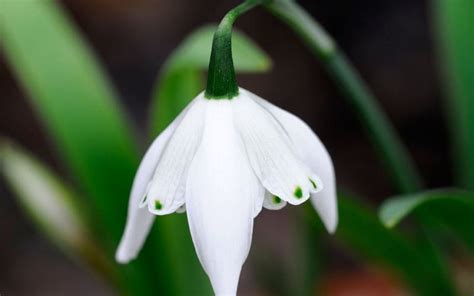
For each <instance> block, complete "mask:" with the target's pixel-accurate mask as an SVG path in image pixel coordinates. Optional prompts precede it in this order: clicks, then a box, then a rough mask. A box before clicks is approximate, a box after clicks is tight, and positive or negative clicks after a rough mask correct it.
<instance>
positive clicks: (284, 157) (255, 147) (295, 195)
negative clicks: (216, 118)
mask: <svg viewBox="0 0 474 296" xmlns="http://www.w3.org/2000/svg"><path fill="white" fill-rule="evenodd" d="M233 101H235V103H234V108H233V110H234V114H235V116H234V120H235V124H236V127H237V130H238V131H239V133H240V135H241V137H242V140H243V142H244V145H245V148H246V151H247V155H248V157H249V160H250V163H251V165H252V167H253V169H254V171H255V173H256V175H257V176H258V177H259V179H260V181H261V182H262V184H263V186H264V187H265V188H266V189H267V190H268V191H270V192H271V193H272V194H273V195H276V196H278V197H279V198H281V199H282V200H285V201H287V202H289V203H290V204H294V205H298V204H301V203H303V202H304V201H306V200H307V199H308V198H309V196H310V193H311V192H317V191H319V190H321V189H322V183H321V182H320V180H319V178H318V177H317V176H316V175H315V174H314V173H313V172H311V170H310V169H309V168H308V167H307V166H306V165H304V164H303V162H302V161H301V160H300V159H299V157H298V156H296V154H295V152H294V151H293V150H294V149H293V147H291V145H292V144H291V143H290V141H289V139H288V135H287V134H286V133H285V131H284V130H283V128H282V127H281V126H280V125H279V123H278V122H277V121H276V120H275V118H274V117H273V116H272V115H271V114H270V113H269V112H268V111H267V110H266V109H264V108H263V107H262V106H260V105H259V104H258V103H256V102H255V101H254V100H253V99H251V98H250V97H249V95H248V92H247V91H245V90H243V89H241V95H239V96H238V97H236V98H234V99H233Z"/></svg>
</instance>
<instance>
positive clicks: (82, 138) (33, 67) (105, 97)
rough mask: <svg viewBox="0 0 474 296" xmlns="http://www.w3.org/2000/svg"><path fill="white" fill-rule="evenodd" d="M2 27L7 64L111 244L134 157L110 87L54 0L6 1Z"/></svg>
mask: <svg viewBox="0 0 474 296" xmlns="http://www.w3.org/2000/svg"><path fill="white" fill-rule="evenodd" d="M1 24H2V26H1V34H0V36H1V38H2V44H3V47H4V49H5V51H4V52H5V54H6V58H7V60H8V62H9V63H10V65H11V67H12V69H13V70H14V72H15V74H16V76H17V78H18V79H19V80H20V82H21V83H22V85H23V86H24V88H25V89H26V90H27V91H28V94H29V99H30V101H31V103H32V104H33V106H34V107H35V108H36V110H37V111H38V112H39V115H40V116H41V120H42V122H43V123H44V124H45V125H46V128H47V131H48V132H49V134H50V136H51V138H52V139H53V140H54V142H55V144H56V148H57V151H58V153H59V154H60V156H62V158H63V160H64V162H65V164H66V165H67V166H68V167H70V168H71V170H72V172H73V174H74V176H75V177H77V179H78V180H79V181H81V185H83V187H84V189H85V190H86V192H87V193H88V194H89V195H90V196H91V197H92V198H93V199H94V205H95V206H96V207H97V211H98V213H100V218H101V219H102V220H103V222H104V224H105V225H106V229H105V230H106V233H110V234H111V237H112V238H113V240H114V242H115V241H117V240H118V239H119V237H120V235H121V231H122V225H123V222H124V218H125V211H126V208H127V196H128V192H129V190H130V180H131V179H132V177H133V172H134V170H135V168H136V166H137V162H138V155H137V151H136V150H135V147H134V145H133V137H132V135H131V130H130V127H129V124H128V122H127V120H126V118H125V116H124V114H123V113H122V110H121V109H120V106H119V104H118V103H117V101H116V94H115V93H114V90H113V88H112V85H111V84H110V82H109V81H108V80H107V79H106V78H105V77H106V76H105V74H104V73H103V71H102V69H101V68H100V67H99V66H98V64H97V61H96V59H95V57H94V56H93V54H92V52H91V51H90V50H89V48H88V46H87V45H86V44H85V43H84V42H83V40H82V38H81V36H80V35H79V34H77V32H76V30H75V27H74V26H73V24H71V23H70V22H69V20H68V19H67V18H66V16H65V13H64V12H63V11H62V10H61V9H60V7H59V6H58V5H57V4H56V2H55V1H40V0H33V1H4V2H3V3H2V13H1Z"/></svg>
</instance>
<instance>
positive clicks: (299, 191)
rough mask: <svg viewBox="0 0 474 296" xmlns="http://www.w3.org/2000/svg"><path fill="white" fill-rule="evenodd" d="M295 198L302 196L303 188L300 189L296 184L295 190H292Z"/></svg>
mask: <svg viewBox="0 0 474 296" xmlns="http://www.w3.org/2000/svg"><path fill="white" fill-rule="evenodd" d="M293 194H294V195H295V197H296V198H302V197H303V190H302V189H301V187H300V186H296V188H295V192H293Z"/></svg>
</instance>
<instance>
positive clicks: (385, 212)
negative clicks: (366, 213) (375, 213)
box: [380, 189, 474, 251]
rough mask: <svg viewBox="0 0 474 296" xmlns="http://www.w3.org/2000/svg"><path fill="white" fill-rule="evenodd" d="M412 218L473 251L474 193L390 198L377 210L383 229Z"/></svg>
mask: <svg viewBox="0 0 474 296" xmlns="http://www.w3.org/2000/svg"><path fill="white" fill-rule="evenodd" d="M414 214H417V216H418V215H420V216H421V217H427V218H429V219H430V221H432V222H435V223H439V224H440V226H444V227H446V228H447V229H449V231H451V232H453V233H454V234H455V235H456V236H457V237H458V238H459V239H461V240H462V241H463V242H464V243H465V244H466V246H467V247H469V248H470V249H471V250H472V251H474V228H473V227H472V225H474V193H472V192H467V191H461V190H456V189H441V190H433V191H425V192H421V193H417V194H409V195H401V196H395V197H392V198H390V199H388V200H386V201H385V202H384V203H383V205H382V206H381V208H380V219H381V221H382V222H383V223H384V224H385V226H387V227H394V226H396V225H397V224H398V223H400V222H401V221H402V220H403V219H404V218H406V217H407V216H408V215H414Z"/></svg>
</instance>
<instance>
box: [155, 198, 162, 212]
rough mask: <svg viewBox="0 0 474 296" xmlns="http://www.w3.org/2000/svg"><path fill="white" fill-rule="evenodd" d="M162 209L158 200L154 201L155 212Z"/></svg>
mask: <svg viewBox="0 0 474 296" xmlns="http://www.w3.org/2000/svg"><path fill="white" fill-rule="evenodd" d="M162 208H163V205H162V204H161V202H160V201H159V200H155V210H157V211H159V210H161V209H162Z"/></svg>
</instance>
